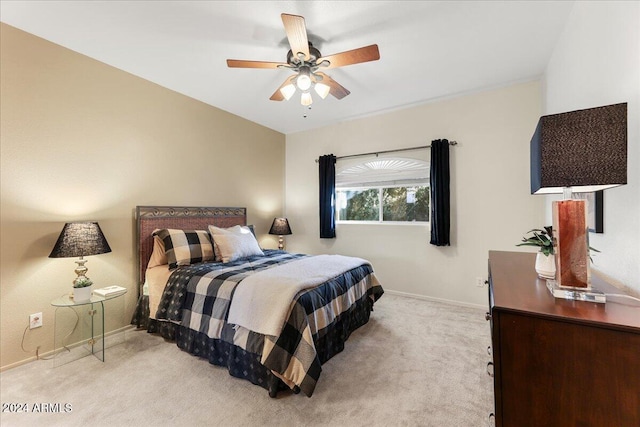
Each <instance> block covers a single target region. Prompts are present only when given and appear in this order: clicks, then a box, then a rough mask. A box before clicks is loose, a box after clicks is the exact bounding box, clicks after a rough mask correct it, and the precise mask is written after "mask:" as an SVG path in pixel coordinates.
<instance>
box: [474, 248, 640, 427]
mask: <svg viewBox="0 0 640 427" xmlns="http://www.w3.org/2000/svg"><path fill="white" fill-rule="evenodd" d="M534 264H535V254H530V253H521V252H497V251H491V252H489V307H490V312H489V313H487V320H489V321H490V324H491V335H492V345H493V348H492V354H493V377H494V392H495V421H496V425H497V426H499V427H500V426H505V427H527V426H535V427H553V426H557V427H587V426H589V427H591V426H606V427H638V426H640V303H638V302H636V301H633V300H629V299H626V300H625V299H619V298H618V299H616V301H619V302H622V304H620V303H615V302H612V301H608V302H607V303H606V304H598V303H593V302H583V301H568V300H562V299H555V298H553V297H552V296H551V294H550V293H549V291H548V290H547V288H546V283H545V281H544V280H541V279H538V277H537V275H536V272H535V270H534ZM593 286H594V287H596V288H597V289H599V290H601V291H603V292H605V293H618V294H619V293H621V292H620V291H619V290H618V289H616V288H614V287H613V286H611V285H608V284H606V283H604V282H603V281H601V280H599V279H598V278H594V279H593ZM608 299H609V298H608ZM611 300H613V298H611ZM490 365H491V363H490ZM489 371H491V369H490V367H489Z"/></svg>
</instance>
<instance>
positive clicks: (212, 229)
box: [209, 225, 251, 262]
mask: <svg viewBox="0 0 640 427" xmlns="http://www.w3.org/2000/svg"><path fill="white" fill-rule="evenodd" d="M245 233H251V230H249V227H243V226H241V225H234V226H233V227H229V228H220V227H216V226H215V225H210V226H209V234H211V237H212V238H213V253H214V255H215V261H216V262H221V261H222V255H221V254H220V248H218V242H216V236H219V235H222V234H245Z"/></svg>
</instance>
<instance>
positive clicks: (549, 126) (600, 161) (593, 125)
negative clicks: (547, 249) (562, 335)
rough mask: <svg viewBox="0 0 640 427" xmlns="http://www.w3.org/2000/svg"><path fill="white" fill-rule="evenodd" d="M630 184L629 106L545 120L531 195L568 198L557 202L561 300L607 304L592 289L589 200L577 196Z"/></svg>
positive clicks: (537, 139) (536, 144) (534, 154)
mask: <svg viewBox="0 0 640 427" xmlns="http://www.w3.org/2000/svg"><path fill="white" fill-rule="evenodd" d="M626 183H627V104H626V103H621V104H615V105H608V106H604V107H597V108H589V109H585V110H578V111H571V112H568V113H561V114H552V115H548V116H543V117H541V118H540V120H539V122H538V126H537V127H536V130H535V133H534V135H533V138H532V139H531V194H552V193H562V194H563V200H560V201H554V202H553V203H552V210H553V238H554V252H555V262H556V277H555V280H550V281H548V282H547V286H548V287H549V290H550V291H551V293H552V294H553V295H554V296H555V297H557V298H565V299H574V300H584V301H594V302H605V300H606V299H605V297H604V294H602V293H600V292H598V291H597V290H594V289H593V288H592V287H591V269H590V264H589V261H590V258H589V233H588V227H587V206H586V200H576V199H572V194H573V193H580V192H593V191H599V190H604V189H608V188H612V187H617V186H619V185H624V184H626Z"/></svg>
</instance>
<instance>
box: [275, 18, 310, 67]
mask: <svg viewBox="0 0 640 427" xmlns="http://www.w3.org/2000/svg"><path fill="white" fill-rule="evenodd" d="M280 17H282V23H283V24H284V31H285V32H286V33H287V39H289V45H290V46H291V52H293V56H294V57H296V58H297V54H298V53H299V52H302V53H304V58H305V59H309V40H308V39H307V27H306V26H305V24H304V18H303V17H302V16H298V15H288V14H286V13H283V14H281V15H280Z"/></svg>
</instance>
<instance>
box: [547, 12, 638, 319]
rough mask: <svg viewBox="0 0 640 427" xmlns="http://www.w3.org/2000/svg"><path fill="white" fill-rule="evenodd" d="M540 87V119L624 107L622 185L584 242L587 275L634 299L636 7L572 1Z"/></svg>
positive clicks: (609, 198)
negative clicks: (597, 229) (600, 225)
mask: <svg viewBox="0 0 640 427" xmlns="http://www.w3.org/2000/svg"><path fill="white" fill-rule="evenodd" d="M544 81H545V87H544V98H545V105H544V109H545V114H555V113H561V112H565V111H573V110H579V109H583V108H591V107H598V106H601V105H610V104H616V103H619V102H626V103H627V117H628V124H627V131H628V134H627V139H628V143H627V145H628V150H627V156H628V161H627V170H628V176H627V185H625V186H622V187H617V188H613V189H610V190H606V191H605V192H604V218H603V219H604V234H595V233H590V237H589V239H590V244H591V245H592V246H593V247H594V248H597V249H598V250H600V253H597V254H594V256H593V261H594V264H593V267H594V269H595V270H597V271H599V272H600V273H603V274H604V275H605V276H606V277H608V279H609V280H610V281H611V282H612V283H614V284H617V285H621V286H623V287H627V288H630V289H631V290H633V291H635V292H636V293H638V294H640V2H637V1H636V2H576V4H575V5H574V7H573V10H572V12H571V15H570V16H569V20H568V22H567V25H566V27H565V30H564V32H563V34H562V36H561V38H560V40H558V44H557V45H556V48H555V50H554V52H553V56H552V57H551V60H550V61H549V64H548V66H547V69H546V72H545V79H544ZM551 200H553V198H552V197H548V201H547V211H548V214H547V215H548V218H551ZM638 315H639V316H640V313H639V314H638Z"/></svg>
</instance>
